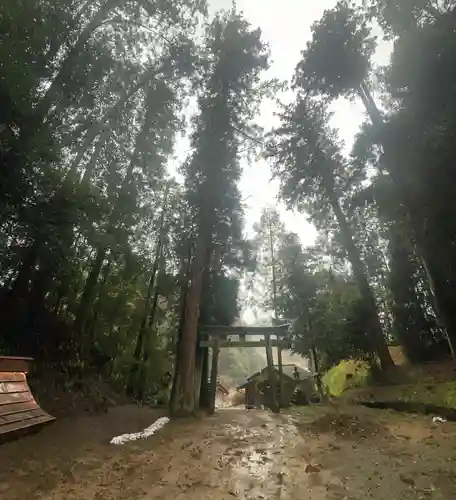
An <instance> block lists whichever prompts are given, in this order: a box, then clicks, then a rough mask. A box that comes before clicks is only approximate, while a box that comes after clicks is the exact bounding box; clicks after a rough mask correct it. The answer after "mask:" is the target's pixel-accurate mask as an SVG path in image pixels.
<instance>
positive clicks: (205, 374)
mask: <svg viewBox="0 0 456 500" xmlns="http://www.w3.org/2000/svg"><path fill="white" fill-rule="evenodd" d="M199 401H200V408H206V409H207V408H209V349H208V348H207V347H203V361H202V364H201V387H200V399H199Z"/></svg>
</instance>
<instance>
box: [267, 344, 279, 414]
mask: <svg viewBox="0 0 456 500" xmlns="http://www.w3.org/2000/svg"><path fill="white" fill-rule="evenodd" d="M265 340H266V360H267V363H268V379H269V383H270V385H271V410H272V411H273V412H274V413H279V412H280V409H279V407H278V404H277V390H276V377H275V370H274V362H273V358H272V347H271V336H270V335H265Z"/></svg>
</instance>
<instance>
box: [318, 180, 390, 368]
mask: <svg viewBox="0 0 456 500" xmlns="http://www.w3.org/2000/svg"><path fill="white" fill-rule="evenodd" d="M323 182H324V184H325V186H324V187H325V190H326V194H327V196H328V198H329V201H330V204H331V206H332V209H333V210H334V214H335V216H336V219H337V223H338V225H339V228H340V232H341V235H342V238H343V240H344V246H345V249H346V250H347V254H348V260H349V261H350V264H351V265H352V268H353V275H354V277H355V280H356V284H357V285H358V288H359V291H360V293H361V296H362V298H363V302H364V304H365V307H366V308H367V310H368V311H369V316H370V325H369V334H370V335H371V338H372V340H373V345H374V348H375V351H376V352H377V355H378V357H379V360H380V364H381V366H382V368H383V369H387V368H391V367H393V366H394V362H393V359H392V358H391V354H390V352H389V349H388V345H387V343H386V340H385V337H384V335H383V330H382V325H381V323H380V319H379V317H378V311H377V304H376V302H375V297H374V294H373V292H372V289H371V287H370V285H369V281H368V280H367V276H366V271H365V269H364V264H363V262H362V260H361V256H360V253H359V250H358V248H357V247H356V245H355V243H354V239H353V232H352V229H351V227H350V225H349V224H348V222H347V219H346V218H345V214H344V213H343V212H342V208H341V207H340V203H339V200H338V198H337V195H336V193H335V192H334V188H333V185H332V180H330V179H329V178H326V179H324V181H323Z"/></svg>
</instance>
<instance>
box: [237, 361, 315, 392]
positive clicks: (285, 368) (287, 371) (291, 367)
mask: <svg viewBox="0 0 456 500" xmlns="http://www.w3.org/2000/svg"><path fill="white" fill-rule="evenodd" d="M274 368H275V370H276V371H277V372H278V371H279V366H278V365H274ZM295 368H296V370H297V372H298V373H299V378H298V380H305V379H307V378H310V377H313V373H312V372H311V371H310V370H308V369H306V368H303V367H302V366H299V365H295V364H287V365H282V372H283V376H284V377H287V378H291V379H293V380H296V378H295V376H294V374H295ZM267 369H268V367H267V366H265V367H264V368H263V369H262V370H260V371H259V372H256V373H254V374H252V375H250V376H249V377H248V378H247V380H245V381H244V383H243V384H241V385H239V386H238V387H236V390H237V391H238V390H240V389H245V388H246V387H247V385H248V383H249V382H250V381H251V380H252V379H254V378H256V377H258V376H259V375H261V374H262V373H264V372H265V371H267Z"/></svg>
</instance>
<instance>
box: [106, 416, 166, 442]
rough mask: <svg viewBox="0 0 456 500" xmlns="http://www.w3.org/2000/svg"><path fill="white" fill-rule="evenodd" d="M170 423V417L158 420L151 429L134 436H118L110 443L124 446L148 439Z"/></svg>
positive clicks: (147, 428) (148, 428)
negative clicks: (130, 442)
mask: <svg viewBox="0 0 456 500" xmlns="http://www.w3.org/2000/svg"><path fill="white" fill-rule="evenodd" d="M168 422H169V418H168V417H161V418H159V419H158V420H156V421H155V422H154V423H153V424H152V425H149V427H146V428H145V429H144V430H142V431H141V432H134V433H132V434H122V435H121V436H116V437H114V438H112V439H111V441H110V443H111V444H124V443H128V441H136V440H137V439H145V438H148V437H149V436H152V434H155V433H156V432H157V431H159V430H160V429H161V428H162V427H163V426H164V425H165V424H167V423H168Z"/></svg>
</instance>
